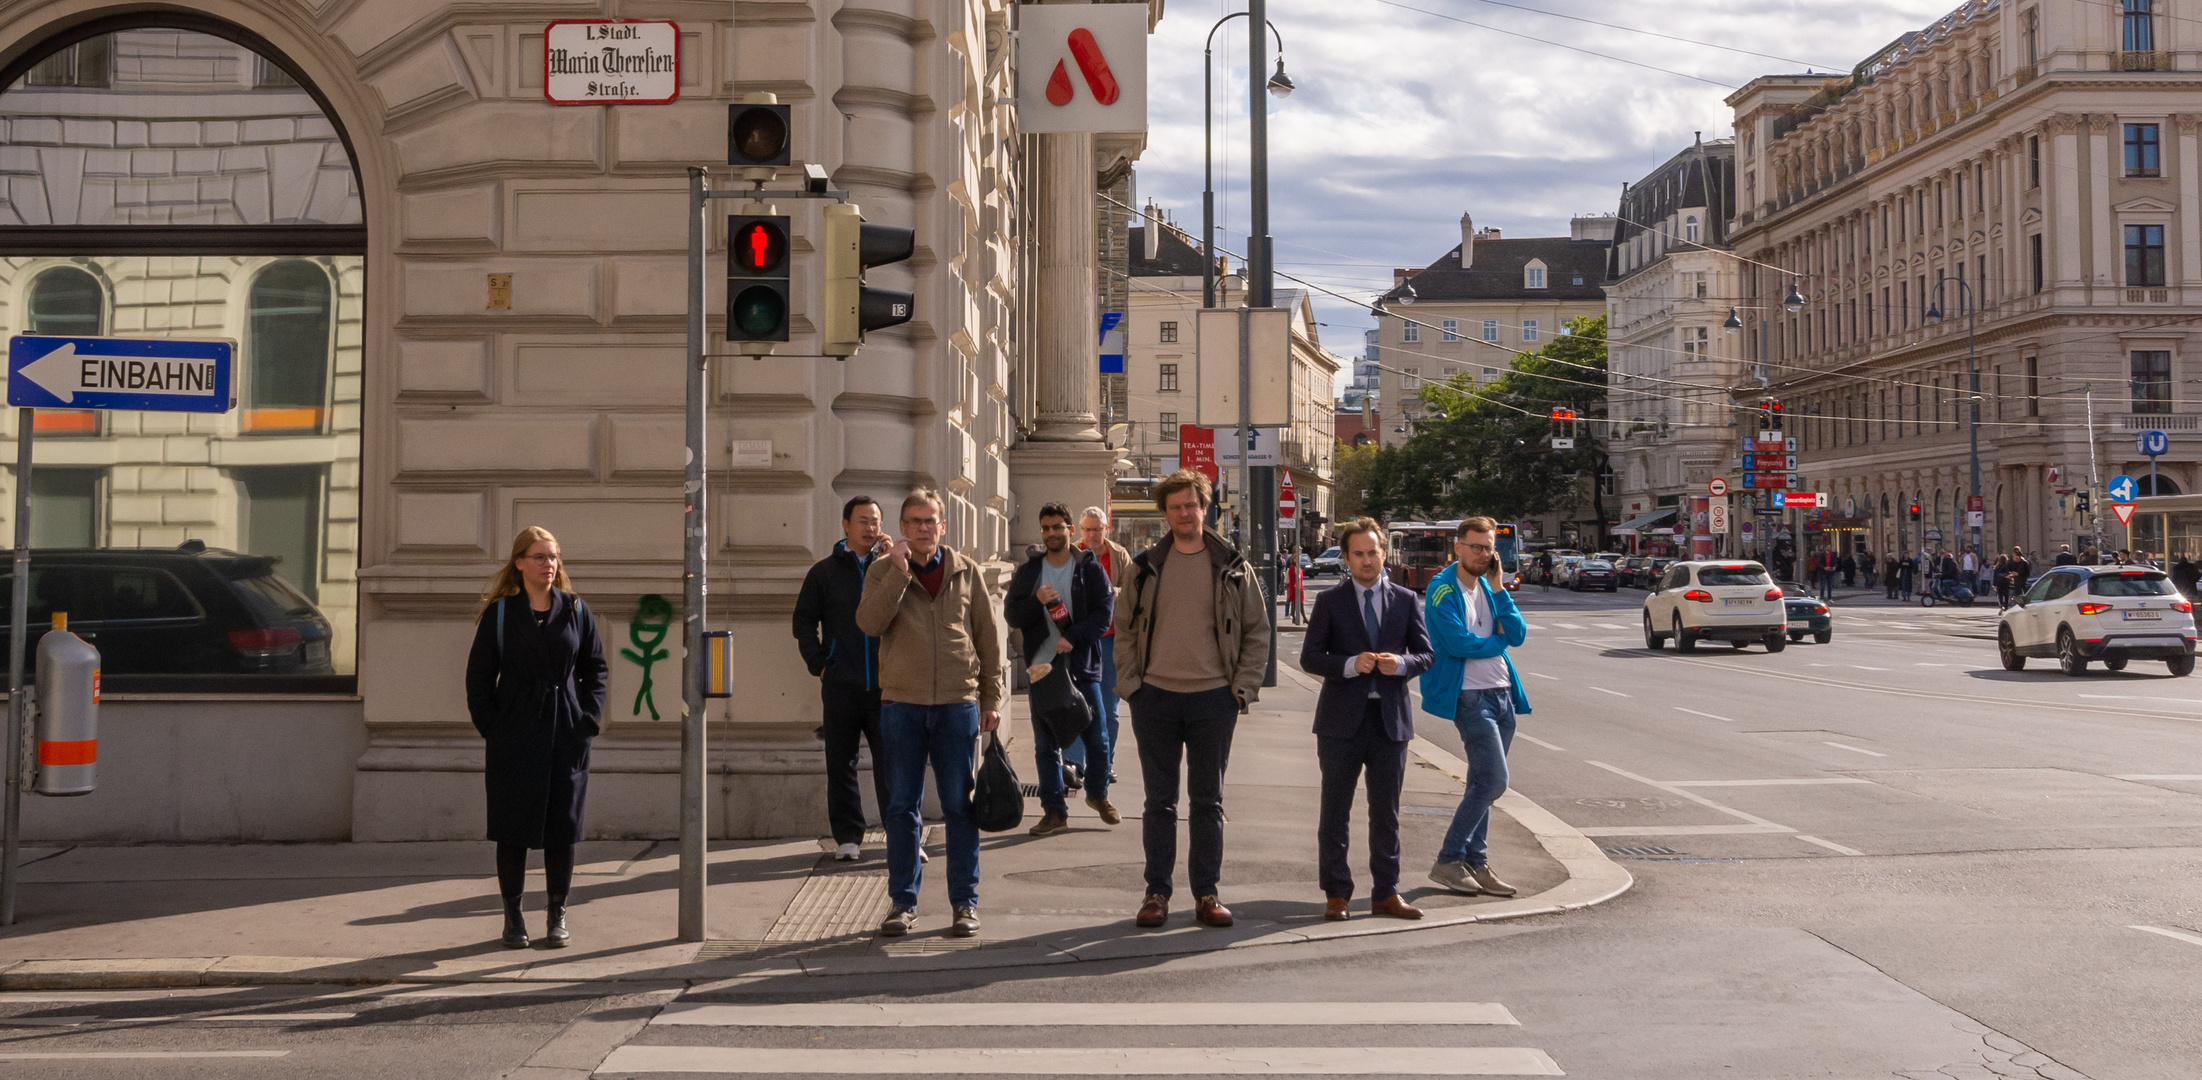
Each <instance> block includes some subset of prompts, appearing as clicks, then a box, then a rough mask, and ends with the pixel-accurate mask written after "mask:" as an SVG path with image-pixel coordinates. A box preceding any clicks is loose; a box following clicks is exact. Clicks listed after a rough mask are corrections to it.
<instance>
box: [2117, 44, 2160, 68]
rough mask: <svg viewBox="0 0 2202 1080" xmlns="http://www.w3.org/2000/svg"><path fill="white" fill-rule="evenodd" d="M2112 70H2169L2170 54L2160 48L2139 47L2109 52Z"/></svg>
mask: <svg viewBox="0 0 2202 1080" xmlns="http://www.w3.org/2000/svg"><path fill="white" fill-rule="evenodd" d="M2110 58H2111V64H2110V66H2111V69H2112V70H2113V71H2170V70H2171V54H2170V53H2168V52H2164V51H2163V50H2161V49H2141V50H2137V51H2132V52H2115V53H2112V54H2110Z"/></svg>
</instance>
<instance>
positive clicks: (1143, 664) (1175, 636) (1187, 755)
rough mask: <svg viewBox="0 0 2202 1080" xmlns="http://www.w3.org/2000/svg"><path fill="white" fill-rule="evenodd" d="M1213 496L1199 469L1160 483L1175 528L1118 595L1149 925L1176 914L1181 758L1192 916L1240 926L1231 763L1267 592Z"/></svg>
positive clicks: (1258, 655) (1259, 663) (1252, 686)
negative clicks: (1222, 523)
mask: <svg viewBox="0 0 2202 1080" xmlns="http://www.w3.org/2000/svg"><path fill="white" fill-rule="evenodd" d="M1211 501H1212V499H1211V495H1210V488H1209V485H1208V478H1207V477H1205V476H1203V475H1201V474H1200V473H1198V472H1195V471H1194V470H1191V469H1179V470H1178V471H1177V472H1174V473H1172V474H1170V476H1169V477H1168V478H1167V479H1165V480H1163V481H1162V482H1161V483H1160V484H1157V485H1155V506H1156V508H1158V509H1160V510H1161V511H1162V514H1163V517H1164V518H1165V519H1167V520H1168V522H1169V524H1170V535H1169V536H1168V537H1166V538H1164V539H1163V541H1162V542H1161V543H1158V544H1156V545H1155V546H1154V547H1153V548H1152V549H1150V550H1148V551H1146V552H1145V553H1143V554H1141V555H1139V556H1138V557H1137V558H1134V559H1133V560H1132V567H1133V573H1132V576H1131V580H1130V581H1129V582H1128V583H1126V584H1125V585H1124V587H1123V590H1122V592H1121V593H1120V594H1119V595H1118V596H1117V599H1116V674H1117V683H1116V692H1117V693H1118V694H1120V695H1122V696H1123V698H1124V700H1125V701H1127V702H1129V703H1130V704H1131V707H1132V734H1133V735H1134V736H1136V737H1138V739H1139V765H1140V770H1141V772H1142V773H1143V775H1144V780H1145V782H1146V788H1147V803H1146V807H1145V811H1144V820H1143V822H1142V823H1141V824H1142V839H1143V840H1144V841H1145V843H1146V848H1147V898H1146V900H1145V901H1144V902H1142V903H1141V904H1140V906H1139V915H1138V917H1137V918H1136V919H1135V920H1134V921H1135V922H1136V923H1137V924H1138V925H1140V926H1145V927H1155V926H1161V925H1163V923H1165V922H1167V921H1168V919H1169V915H1170V887H1171V882H1170V879H1171V875H1172V873H1173V872H1174V871H1175V869H1176V865H1177V799H1178V763H1179V761H1180V760H1182V761H1183V762H1184V763H1185V787H1186V789H1187V792H1188V794H1189V795H1190V796H1191V799H1192V804H1193V808H1192V824H1191V834H1192V847H1191V850H1190V851H1189V852H1188V853H1187V857H1186V867H1185V869H1186V876H1187V878H1188V879H1189V881H1190V883H1191V885H1192V888H1193V897H1194V902H1195V906H1194V912H1193V917H1194V918H1195V919H1196V920H1197V921H1198V922H1200V923H1201V924H1202V925H1204V926H1229V925H1231V909H1230V908H1227V907H1224V906H1223V903H1222V901H1220V900H1219V899H1217V897H1216V882H1217V881H1218V880H1219V879H1220V878H1221V876H1222V873H1223V767H1224V763H1225V762H1226V761H1228V760H1229V759H1230V757H1231V732H1232V729H1233V728H1235V727H1236V726H1237V725H1238V715H1239V714H1240V713H1242V712H1245V711H1246V707H1247V705H1249V704H1251V703H1252V702H1253V700H1254V698H1255V696H1256V695H1257V694H1259V693H1260V691H1261V685H1262V671H1263V668H1264V667H1266V666H1267V662H1268V658H1269V616H1268V611H1267V609H1266V605H1267V604H1268V602H1269V601H1268V598H1267V597H1265V596H1264V595H1263V594H1262V590H1261V585H1260V583H1259V582H1258V581H1257V580H1256V579H1255V576H1254V567H1253V566H1252V565H1251V564H1249V563H1248V562H1247V561H1246V559H1245V558H1244V557H1243V556H1241V555H1240V554H1239V553H1238V552H1237V551H1235V550H1233V549H1232V547H1231V545H1230V544H1228V543H1226V542H1225V541H1224V539H1223V538H1222V537H1220V536H1217V535H1216V534H1215V533H1213V532H1210V531H1208V529H1207V528H1206V527H1205V526H1204V522H1205V521H1206V518H1207V514H1208V505H1209V503H1210V502H1211Z"/></svg>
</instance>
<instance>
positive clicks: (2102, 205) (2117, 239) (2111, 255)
mask: <svg viewBox="0 0 2202 1080" xmlns="http://www.w3.org/2000/svg"><path fill="white" fill-rule="evenodd" d="M2115 122H2116V118H2114V117H2110V116H2104V115H2101V114H2097V115H2094V116H2090V117H2088V118H2087V132H2088V139H2087V154H2088V158H2089V161H2088V170H2087V184H2088V187H2089V189H2090V190H2089V191H2088V193H2087V202H2088V231H2089V232H2092V233H2093V234H2094V235H2093V236H2092V237H2090V239H2091V240H2093V241H2094V243H2093V247H2094V250H2095V255H2094V261H2095V265H2094V267H2093V269H2094V273H2093V274H2091V275H2089V282H2090V283H2091V284H2093V285H2094V286H2095V287H2096V288H2098V289H2103V290H2111V291H2107V292H2106V293H2105V294H2104V295H2105V296H2109V297H2115V296H2117V295H2118V294H2117V293H2116V292H2115V291H2114V290H2116V289H2117V287H2118V286H2120V285H2123V284H2125V281H2124V278H2123V274H2122V260H2121V259H2120V258H2119V252H2120V251H2121V250H2123V245H2124V242H2125V240H2124V238H2123V237H2121V236H2119V235H2118V226H2117V224H2116V223H2115V222H2113V221H2112V220H2111V215H2110V128H2111V125H2112V124H2113V123H2115ZM2159 152H2161V151H2159Z"/></svg>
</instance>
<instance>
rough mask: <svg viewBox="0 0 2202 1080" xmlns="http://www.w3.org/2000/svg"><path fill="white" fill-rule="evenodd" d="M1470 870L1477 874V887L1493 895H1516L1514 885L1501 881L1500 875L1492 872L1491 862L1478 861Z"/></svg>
mask: <svg viewBox="0 0 2202 1080" xmlns="http://www.w3.org/2000/svg"><path fill="white" fill-rule="evenodd" d="M1468 872H1469V873H1471V874H1474V875H1475V876H1476V887H1477V888H1479V889H1482V890H1483V891H1484V892H1487V893H1490V894H1491V895H1493V896H1512V895H1514V887H1513V886H1512V885H1508V884H1507V883H1505V882H1503V881H1500V880H1499V876H1498V875H1497V874H1494V873H1492V872H1491V864H1490V863H1476V864H1474V865H1471V866H1469V867H1468Z"/></svg>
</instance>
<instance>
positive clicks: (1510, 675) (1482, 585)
mask: <svg viewBox="0 0 2202 1080" xmlns="http://www.w3.org/2000/svg"><path fill="white" fill-rule="evenodd" d="M1497 533H1498V523H1497V522H1495V521H1492V520H1491V519H1490V518H1487V517H1472V518H1469V519H1467V520H1465V521H1463V522H1461V523H1460V528H1459V530H1458V531H1457V532H1456V533H1455V534H1454V537H1453V564H1452V565H1451V566H1448V567H1446V568H1445V569H1443V570H1441V571H1439V572H1438V574H1437V576H1436V577H1433V578H1431V579H1430V588H1429V594H1428V597H1427V599H1426V600H1425V601H1424V603H1423V611H1422V615H1423V621H1424V623H1425V624H1427V625H1428V627H1429V631H1430V648H1431V652H1432V653H1434V654H1435V656H1434V661H1433V662H1432V663H1431V665H1430V670H1429V671H1428V672H1425V673H1424V674H1423V676H1422V708H1423V711H1425V712H1428V713H1430V714H1431V715H1433V716H1442V717H1444V718H1446V719H1448V720H1451V721H1452V722H1453V727H1454V728H1456V729H1457V730H1459V732H1460V745H1461V748H1462V750H1463V751H1464V752H1465V756H1466V757H1467V759H1468V791H1467V792H1466V793H1465V794H1463V795H1462V796H1461V798H1460V808H1459V809H1457V810H1455V811H1453V824H1452V827H1451V828H1449V829H1446V830H1445V843H1444V845H1443V846H1442V847H1440V848H1439V849H1438V853H1437V865H1435V866H1432V867H1431V868H1430V880H1431V881H1434V882H1436V883H1438V884H1439V885H1442V886H1444V887H1445V888H1447V889H1450V890H1452V891H1453V892H1456V893H1461V894H1464V895H1467V896H1474V895H1476V894H1478V893H1489V894H1491V895H1492V896H1512V895H1514V887H1513V886H1512V885H1508V884H1507V883H1506V882H1504V881H1501V880H1499V878H1498V875H1496V874H1494V873H1492V872H1491V863H1490V853H1489V849H1488V847H1487V845H1486V843H1485V839H1486V837H1487V836H1488V835H1489V833H1490V830H1491V804H1492V803H1494V802H1497V801H1498V798H1499V796H1501V795H1503V794H1505V793H1506V780H1507V777H1506V752H1507V749H1508V748H1509V747H1510V746H1512V745H1513V742H1514V717H1515V716H1517V715H1525V714H1527V713H1528V712H1529V699H1528V697H1526V696H1524V695H1523V694H1522V681H1521V677H1520V676H1519V675H1516V674H1515V672H1514V662H1513V661H1512V660H1509V659H1507V656H1506V650H1507V648H1508V647H1510V646H1518V645H1520V644H1521V643H1522V642H1523V641H1526V640H1528V637H1529V626H1528V624H1527V623H1524V622H1523V621H1522V615H1521V610H1520V609H1518V608H1516V607H1515V606H1514V597H1513V595H1512V594H1511V593H1508V592H1507V591H1506V588H1505V586H1504V585H1503V584H1502V583H1501V579H1500V577H1499V575H1500V572H1501V571H1500V569H1499V557H1498V538H1497Z"/></svg>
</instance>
